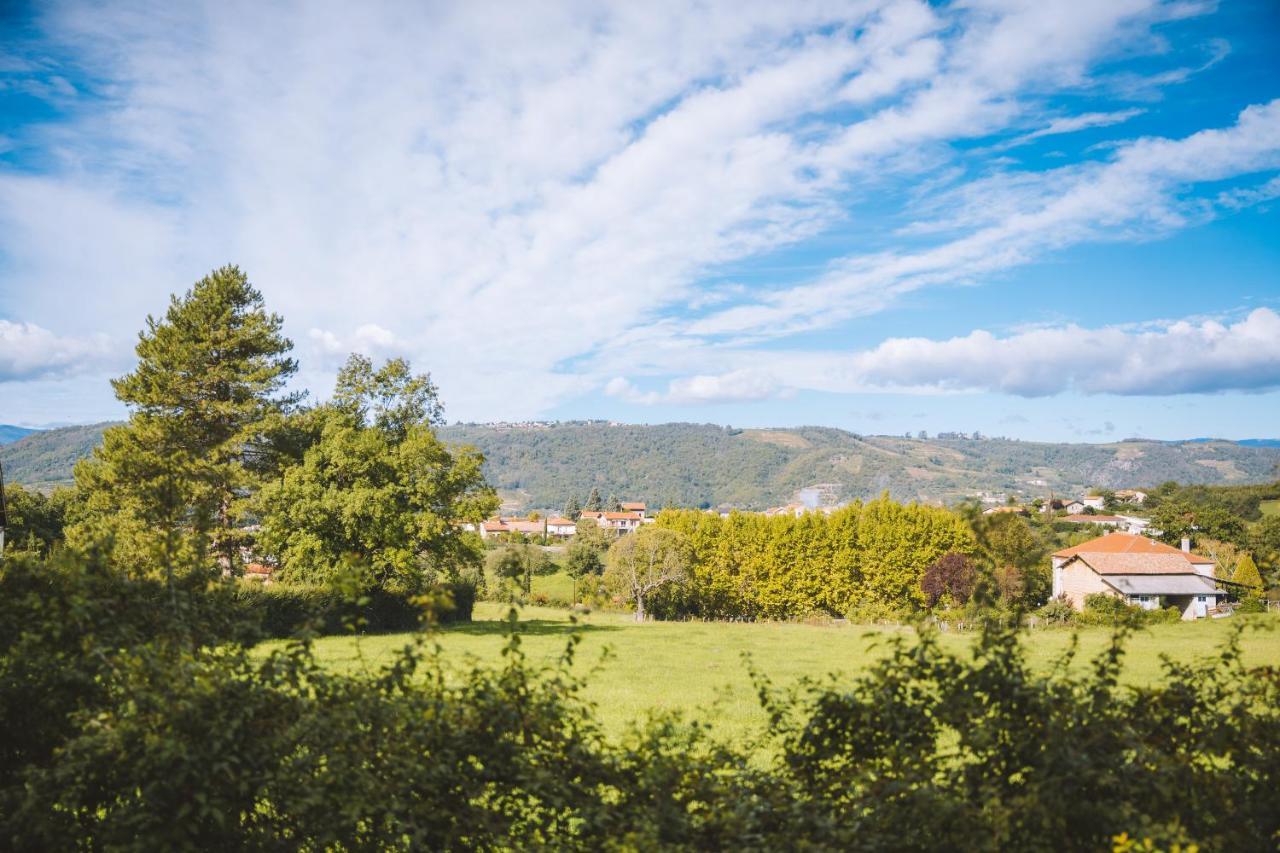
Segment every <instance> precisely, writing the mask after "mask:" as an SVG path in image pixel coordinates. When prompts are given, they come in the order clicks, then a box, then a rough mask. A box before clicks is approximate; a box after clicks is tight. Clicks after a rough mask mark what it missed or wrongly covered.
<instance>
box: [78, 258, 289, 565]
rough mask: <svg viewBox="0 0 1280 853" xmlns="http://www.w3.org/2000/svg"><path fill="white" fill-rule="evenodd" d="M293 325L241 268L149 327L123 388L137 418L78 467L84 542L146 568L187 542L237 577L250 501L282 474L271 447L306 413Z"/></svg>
mask: <svg viewBox="0 0 1280 853" xmlns="http://www.w3.org/2000/svg"><path fill="white" fill-rule="evenodd" d="M282 325H283V321H282V319H281V318H280V316H279V315H278V314H273V313H269V312H268V311H267V310H266V307H265V304H264V302H263V298H262V294H261V293H259V292H258V291H257V290H255V289H254V288H253V286H252V285H250V283H249V280H248V277H247V276H246V275H245V274H244V273H243V272H242V271H241V270H240V269H239V268H238V267H234V266H227V267H222V268H221V269H217V270H214V271H213V272H211V273H210V274H209V275H207V276H205V277H204V278H203V279H201V280H200V281H198V282H197V283H196V284H195V285H194V286H193V287H192V288H191V289H190V290H188V291H187V292H186V293H185V294H184V295H182V296H180V297H179V296H174V297H172V298H171V300H170V304H169V309H168V311H167V312H166V313H165V314H164V316H163V317H161V318H159V319H157V318H155V317H148V318H147V327H146V329H145V330H144V331H142V332H141V333H140V334H139V337H138V344H137V347H136V351H137V355H138V365H137V367H136V368H135V369H134V370H133V372H131V373H129V374H127V375H125V376H123V377H121V378H119V379H117V380H114V381H113V382H112V387H113V388H114V389H115V393H116V396H117V397H118V398H119V399H120V400H121V402H123V403H125V404H126V405H127V406H128V407H129V409H130V413H131V414H130V418H129V420H128V422H127V423H125V424H123V425H121V426H117V427H112V428H111V429H109V430H107V432H106V433H105V435H104V436H103V445H102V446H101V447H100V448H98V449H97V450H96V451H95V453H94V455H93V457H92V458H90V459H87V460H84V461H82V462H81V463H80V464H79V465H78V466H77V469H76V482H77V484H78V486H79V487H80V490H81V492H82V494H83V496H84V502H83V504H82V505H81V506H80V507H78V508H77V511H76V518H75V519H74V521H75V522H76V523H75V524H74V525H73V528H72V531H71V532H70V534H69V535H70V537H71V538H72V539H73V540H76V541H79V542H80V543H82V544H87V543H88V542H90V541H91V542H95V543H98V544H103V543H106V544H108V545H109V546H110V547H111V548H112V550H113V552H114V553H116V554H117V555H118V556H119V557H120V558H121V560H122V561H124V562H127V563H129V564H132V565H136V566H140V567H146V566H154V565H155V564H156V561H157V555H158V554H160V553H161V552H162V551H164V550H165V549H166V548H167V549H172V548H173V547H177V546H178V544H179V540H185V541H184V542H182V543H181V550H183V551H184V552H185V553H190V554H205V553H208V552H210V551H212V552H213V553H215V554H216V555H217V556H218V558H219V561H220V562H221V564H222V565H223V567H224V568H230V567H234V566H235V564H236V563H237V562H238V554H239V549H240V546H241V545H242V544H244V541H245V536H244V533H243V531H242V530H240V529H239V528H240V527H241V522H242V519H243V517H244V511H245V497H246V496H247V495H248V494H249V493H250V492H251V491H252V490H253V489H254V488H255V486H256V485H257V483H258V482H259V480H260V478H261V476H262V474H263V473H264V471H266V470H268V469H270V467H271V463H272V460H271V448H270V442H269V441H268V440H267V435H268V433H269V432H270V430H271V427H272V425H273V423H277V422H278V421H279V420H280V418H281V417H282V416H283V415H284V414H285V413H286V412H288V411H289V410H290V408H291V407H292V406H293V405H294V404H295V403H296V402H297V396H296V395H293V394H289V393H286V392H285V390H284V388H285V383H286V382H287V381H288V379H289V377H290V376H291V375H292V374H293V373H294V372H295V371H296V369H297V365H296V363H295V362H294V361H293V359H291V358H290V357H289V356H288V353H289V351H290V350H291V349H292V346H293V345H292V343H291V342H290V341H289V339H288V338H286V337H285V336H284V335H283V334H282V332H281V327H282Z"/></svg>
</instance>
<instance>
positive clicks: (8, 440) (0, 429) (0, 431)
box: [0, 424, 37, 444]
mask: <svg viewBox="0 0 1280 853" xmlns="http://www.w3.org/2000/svg"><path fill="white" fill-rule="evenodd" d="M33 432H37V430H34V429H28V428H27V427H20V426H14V425H13V424H0V444H12V443H13V442H15V441H17V440H19V439H22V438H26V437H27V436H29V435H31V434H32V433H33Z"/></svg>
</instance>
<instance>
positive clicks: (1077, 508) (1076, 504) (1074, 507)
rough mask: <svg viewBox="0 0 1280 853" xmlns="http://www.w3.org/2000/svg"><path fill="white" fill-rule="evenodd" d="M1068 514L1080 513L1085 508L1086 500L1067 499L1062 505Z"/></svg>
mask: <svg viewBox="0 0 1280 853" xmlns="http://www.w3.org/2000/svg"><path fill="white" fill-rule="evenodd" d="M1062 508H1063V509H1065V510H1066V511H1067V514H1068V515H1079V514H1080V513H1082V512H1084V510H1085V502H1084V501H1082V500H1074V501H1067V502H1066V503H1064V504H1063V505H1062Z"/></svg>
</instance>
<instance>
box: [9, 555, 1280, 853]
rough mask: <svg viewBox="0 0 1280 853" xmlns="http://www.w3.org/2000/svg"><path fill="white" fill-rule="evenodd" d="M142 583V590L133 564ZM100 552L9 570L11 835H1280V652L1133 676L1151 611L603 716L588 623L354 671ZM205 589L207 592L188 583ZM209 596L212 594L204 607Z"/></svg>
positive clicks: (636, 838) (1060, 841) (883, 841)
mask: <svg viewBox="0 0 1280 853" xmlns="http://www.w3.org/2000/svg"><path fill="white" fill-rule="evenodd" d="M139 590H143V591H139ZM160 592H161V593H163V596H162V597H161V598H155V597H154V596H155V590H154V589H153V588H151V587H146V588H134V587H129V586H127V585H126V586H121V585H119V582H117V581H116V580H114V579H112V577H111V575H110V573H109V572H107V571H106V570H105V569H103V568H102V567H101V566H94V565H92V564H91V565H89V566H80V567H67V566H62V565H53V566H46V565H42V564H37V563H34V562H23V561H13V562H10V563H7V564H5V565H4V567H3V569H2V570H0V616H2V617H3V619H0V710H3V713H4V717H3V722H4V725H2V726H0V750H3V752H2V753H0V847H5V848H8V849H13V850H49V849H73V848H84V849H119V850H154V849H191V848H198V849H262V850H296V849H402V850H409V849H433V850H435V849H439V850H454V849H468V850H470V849H509V848H519V849H529V848H539V847H554V848H557V849H566V850H602V849H603V850H610V849H613V850H621V849H627V850H636V849H681V850H701V849H727V848H749V849H841V850H936V849H947V850H960V849H963V850H992V851H994V850H1005V849H1016V850H1030V851H1041V850H1043V851H1050V850H1053V851H1057V850H1068V851H1071V850H1097V849H1105V848H1108V847H1112V846H1113V845H1120V846H1124V845H1130V847H1131V849H1169V848H1172V847H1173V846H1175V845H1182V846H1183V848H1184V849H1185V848H1186V847H1187V845H1189V844H1193V843H1194V844H1198V845H1200V846H1201V848H1202V849H1215V850H1217V849H1221V850H1270V849H1274V848H1275V846H1276V844H1277V842H1278V841H1280V669H1278V668H1277V666H1276V665H1274V664H1269V665H1266V666H1262V667H1257V668H1252V669H1250V668H1247V667H1246V666H1245V665H1244V663H1243V662H1242V659H1241V653H1240V644H1239V633H1240V630H1243V629H1244V628H1246V627H1248V626H1249V625H1250V624H1252V623H1244V622H1242V623H1241V625H1240V628H1239V629H1237V631H1236V633H1235V634H1233V635H1232V637H1231V639H1230V641H1229V642H1228V643H1227V644H1226V645H1225V646H1224V648H1223V649H1222V650H1221V652H1220V653H1219V654H1218V655H1216V656H1214V657H1212V658H1210V659H1208V660H1205V661H1203V662H1200V663H1197V664H1190V665H1184V664H1177V663H1174V662H1171V661H1166V662H1165V663H1164V669H1165V672H1164V676H1163V678H1162V679H1161V680H1160V681H1159V683H1157V684H1154V685H1153V686H1150V687H1144V688H1132V687H1126V686H1122V685H1120V683H1119V675H1120V670H1121V662H1122V660H1123V646H1124V641H1125V638H1126V636H1127V632H1128V631H1129V630H1130V629H1129V628H1127V627H1124V626H1121V627H1119V628H1117V629H1116V632H1115V635H1114V638H1113V641H1112V642H1111V643H1110V645H1109V646H1108V647H1107V648H1106V649H1105V650H1104V652H1102V653H1101V654H1100V655H1099V656H1098V657H1097V658H1096V659H1095V660H1093V661H1092V663H1091V665H1090V666H1088V667H1078V666H1069V665H1068V664H1069V663H1070V654H1069V655H1068V656H1067V658H1066V659H1064V660H1063V661H1061V662H1060V663H1059V665H1057V666H1054V667H1051V668H1050V669H1049V670H1048V671H1040V670H1038V669H1035V668H1033V667H1031V666H1030V665H1029V664H1028V663H1027V660H1026V653H1025V648H1024V645H1023V641H1022V635H1021V633H1020V632H1019V631H1018V630H1017V629H1015V628H1012V627H1007V626H1002V625H1000V624H996V623H994V622H987V623H986V624H985V626H984V627H983V629H982V630H981V632H980V633H979V635H978V637H977V639H976V640H975V642H974V644H973V647H972V650H971V651H969V652H965V653H963V654H957V653H952V652H948V651H946V650H945V649H944V648H943V647H942V646H941V645H940V644H939V642H938V639H937V636H936V634H934V633H932V632H930V631H928V630H925V629H921V631H920V632H919V633H918V634H917V635H915V636H908V635H895V636H893V637H892V638H890V639H889V640H888V641H887V649H886V654H885V655H884V656H883V657H882V658H881V659H880V660H879V661H878V662H877V663H876V664H874V665H873V666H872V667H871V668H870V669H869V670H867V671H866V672H864V673H863V674H861V675H859V676H857V677H855V678H852V679H847V680H840V681H836V680H828V681H822V682H814V681H810V682H802V683H801V684H799V685H797V686H795V687H793V688H791V689H788V690H779V689H776V688H774V687H773V686H772V685H771V684H769V682H768V681H767V679H765V678H764V677H762V676H760V675H756V676H755V678H756V683H757V687H758V691H759V694H760V697H761V701H762V703H763V705H764V708H765V710H766V711H767V714H768V720H769V724H768V729H767V731H766V732H765V733H763V734H762V735H761V736H760V737H759V739H758V740H757V741H754V742H746V743H725V742H721V741H719V740H717V739H716V738H715V737H714V736H713V735H712V734H711V733H710V729H709V727H708V726H707V725H705V724H701V723H697V722H693V721H690V720H687V719H685V718H682V717H680V716H678V715H671V714H667V715H660V716H656V717H654V718H652V719H649V720H648V721H644V722H640V723H637V724H636V725H634V726H633V727H631V729H630V730H629V731H628V732H627V733H626V734H625V735H624V736H623V737H621V738H620V739H610V738H606V737H605V736H604V735H603V734H602V732H601V729H600V726H599V725H598V723H597V722H596V717H595V711H594V709H593V708H592V706H591V705H590V704H589V703H587V702H586V701H585V700H584V699H583V698H582V692H581V691H582V687H583V683H584V677H583V676H582V675H580V674H577V673H576V672H575V669H574V666H573V659H574V651H575V646H576V643H577V638H576V637H575V638H572V639H571V640H570V641H569V642H568V644H567V646H566V649H565V653H564V655H563V656H562V657H561V658H560V659H559V660H558V661H557V662H556V663H554V664H552V665H550V666H544V667H539V666H535V665H533V664H532V663H530V662H529V661H528V660H527V659H526V658H525V657H524V655H523V654H522V652H521V645H520V637H519V635H518V633H516V632H517V630H518V627H519V626H518V624H517V623H516V621H515V616H514V614H512V616H511V621H510V634H509V638H508V641H507V645H506V648H505V650H504V658H503V663H502V664H501V665H499V666H497V667H493V668H489V667H484V666H478V665H471V664H468V665H467V666H470V667H471V668H468V669H462V670H458V669H452V668H449V667H448V666H447V663H446V660H445V659H444V657H443V656H442V654H441V652H440V650H439V648H438V647H437V646H436V645H435V644H434V643H433V641H432V638H431V635H430V633H429V632H423V633H419V634H416V635H415V636H414V639H413V640H412V641H410V642H408V643H407V644H406V646H405V648H404V650H403V651H402V652H400V653H399V654H398V655H397V656H396V657H395V659H394V660H393V661H392V662H391V663H390V664H388V665H387V666H386V667H384V668H381V669H377V670H372V671H357V672H352V673H336V672H333V671H330V670H328V669H325V668H324V667H322V666H321V665H319V664H318V663H317V661H316V660H315V658H314V656H313V654H312V651H311V648H310V645H309V643H308V642H307V641H305V640H298V641H294V642H290V643H289V644H287V645H286V646H284V647H282V648H278V649H276V650H274V651H272V652H271V653H269V654H255V653H251V652H250V650H249V649H248V647H247V644H246V643H245V642H244V641H242V640H240V639H238V635H237V630H238V629H237V628H236V627H235V626H234V625H225V624H223V623H221V622H220V621H219V620H220V619H221V618H222V617H221V616H220V615H219V614H220V613H221V611H220V610H218V608H210V607H206V603H205V602H204V600H203V599H202V596H203V595H204V594H205V593H206V592H207V590H205V589H204V588H203V587H200V586H198V585H197V584H195V583H193V584H192V586H191V588H190V589H186V588H180V587H175V586H170V587H164V586H161V587H160ZM188 600H189V601H188ZM207 611H210V612H207Z"/></svg>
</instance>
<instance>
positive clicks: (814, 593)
mask: <svg viewBox="0 0 1280 853" xmlns="http://www.w3.org/2000/svg"><path fill="white" fill-rule="evenodd" d="M657 527H658V528H660V529H663V530H669V531H673V532H675V533H677V534H679V535H680V536H681V537H683V539H684V540H685V541H686V542H687V548H688V571H687V574H686V576H685V577H683V578H682V579H681V580H680V582H679V583H669V584H667V585H665V586H664V587H662V588H661V589H660V590H657V591H656V592H655V593H654V594H653V596H652V600H651V602H650V605H649V607H650V609H651V610H652V612H654V613H655V614H658V615H666V616H686V615H687V616H699V617H704V618H738V617H749V618H755V617H762V618H781V617H788V616H797V615H803V614H806V613H810V612H815V611H822V612H828V613H835V614H843V613H848V612H850V611H851V610H855V609H857V608H859V607H862V606H865V605H885V606H890V607H914V606H919V605H922V604H923V603H924V593H923V591H922V590H921V588H920V579H921V577H922V576H923V574H924V571H925V569H926V568H927V567H928V566H929V565H930V564H932V563H933V562H935V561H936V560H938V559H939V558H940V557H942V556H943V555H944V554H947V553H949V552H970V551H972V550H974V548H975V547H976V544H977V543H976V540H975V537H974V534H973V531H972V530H970V528H969V526H968V525H967V524H966V523H965V522H964V520H963V519H961V518H960V517H958V516H957V515H955V514H953V513H951V512H949V511H947V510H945V509H941V508H936V507H926V506H920V505H917V504H900V503H896V502H894V501H892V500H889V498H888V497H882V498H879V499H877V500H874V501H871V502H869V503H866V504H861V503H855V504H852V505H850V506H848V507H844V508H842V509H840V510H837V511H836V512H833V513H832V514H831V515H823V514H820V513H806V514H804V515H802V516H799V517H793V516H774V517H766V516H762V515H754V514H745V513H733V514H731V515H729V516H728V517H724V518H722V517H720V516H718V515H713V514H709V513H705V512H698V511H696V510H666V511H663V512H662V513H661V514H659V516H658V522H657ZM642 532H643V531H642ZM636 535H638V534H636Z"/></svg>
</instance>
